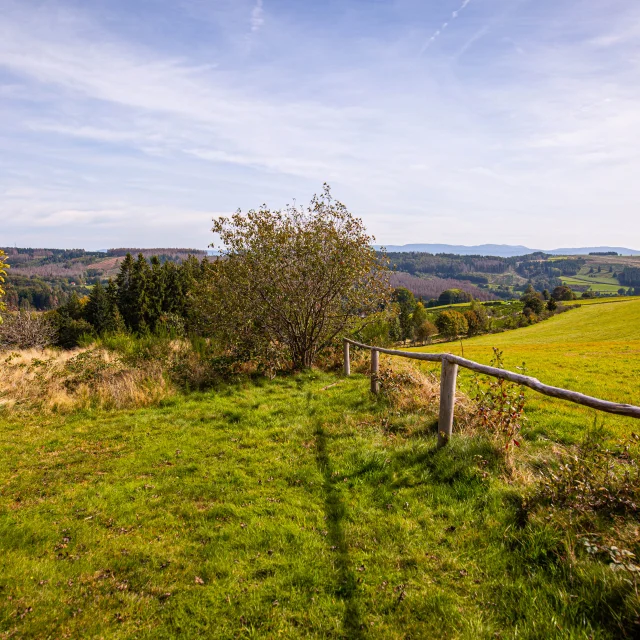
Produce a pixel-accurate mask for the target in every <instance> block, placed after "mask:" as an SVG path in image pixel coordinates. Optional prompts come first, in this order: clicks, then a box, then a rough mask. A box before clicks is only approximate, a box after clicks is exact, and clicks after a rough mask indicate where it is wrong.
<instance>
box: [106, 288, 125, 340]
mask: <svg viewBox="0 0 640 640" xmlns="http://www.w3.org/2000/svg"><path fill="white" fill-rule="evenodd" d="M105 294H106V296H107V303H108V305H109V322H108V325H107V327H106V328H105V331H106V332H108V333H121V332H123V331H124V330H125V329H126V326H125V323H124V320H123V318H122V314H121V313H120V309H118V287H117V285H116V283H115V282H114V281H113V280H111V278H109V283H108V284H107V288H106V290H105Z"/></svg>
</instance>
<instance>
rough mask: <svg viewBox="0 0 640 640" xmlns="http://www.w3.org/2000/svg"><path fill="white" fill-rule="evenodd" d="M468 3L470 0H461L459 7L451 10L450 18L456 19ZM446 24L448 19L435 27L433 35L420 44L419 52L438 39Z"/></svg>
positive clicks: (422, 51) (447, 24)
mask: <svg viewBox="0 0 640 640" xmlns="http://www.w3.org/2000/svg"><path fill="white" fill-rule="evenodd" d="M470 3H471V0H462V4H461V5H460V7H458V9H456V10H455V11H452V12H451V18H450V20H456V19H457V18H458V16H459V15H460V13H461V12H462V11H464V10H465V9H466V8H467V6H468V5H469V4H470ZM448 26H449V21H448V20H445V21H444V22H443V23H442V26H441V27H440V28H439V29H436V30H435V31H434V33H433V35H432V36H431V37H430V38H429V39H428V40H427V41H426V42H425V43H424V45H423V46H422V49H421V50H420V53H424V52H425V51H426V50H427V49H428V48H429V47H430V46H431V45H432V44H433V43H434V42H435V41H436V40H437V39H438V37H439V36H440V35H441V34H442V32H443V31H444V30H445V29H446V28H447V27H448Z"/></svg>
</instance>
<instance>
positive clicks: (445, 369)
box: [344, 338, 640, 447]
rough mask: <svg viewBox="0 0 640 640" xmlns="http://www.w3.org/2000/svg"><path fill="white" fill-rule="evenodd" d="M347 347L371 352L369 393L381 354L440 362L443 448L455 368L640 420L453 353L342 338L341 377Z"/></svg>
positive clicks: (619, 407)
mask: <svg viewBox="0 0 640 640" xmlns="http://www.w3.org/2000/svg"><path fill="white" fill-rule="evenodd" d="M350 345H353V346H355V347H361V348H362V349H369V350H370V351H371V391H372V392H373V393H376V394H377V393H379V391H380V384H379V381H378V370H379V366H380V354H381V353H385V354H387V355H390V356H398V357H400V358H410V359H412V360H422V361H426V362H440V363H441V364H442V368H441V376H440V410H439V414H438V447H442V446H444V445H445V444H447V442H448V441H449V439H450V438H451V430H452V428H453V412H454V408H455V395H456V378H457V375H458V367H459V366H460V367H464V368H465V369H470V370H471V371H475V372H476V373H483V374H485V375H487V376H493V377H494V378H501V379H502V380H508V381H509V382H515V383H516V384H521V385H523V386H525V387H529V388H530V389H533V390H534V391H537V392H538V393H542V394H543V395H545V396H550V397H552V398H560V399H561V400H567V401H568V402H573V403H575V404H581V405H584V406H585V407H591V408H592V409H597V410H598V411H605V412H606V413H615V414H618V415H622V416H629V417H631V418H640V407H636V406H634V405H631V404H619V403H617V402H609V401H608V400H601V399H600V398H594V397H592V396H587V395H585V394H584V393H579V392H577V391H569V390H568V389H562V388H560V387H552V386H550V385H548V384H544V383H542V382H540V380H538V379H537V378H532V377H530V376H525V375H522V374H520V373H514V372H513V371H507V370H506V369H498V368H496V367H490V366H488V365H486V364H480V363H479V362H474V361H473V360H467V359H466V358H461V357H460V356H454V355H453V354H452V353H419V352H417V351H398V350H396V349H383V348H382V347H373V346H371V345H369V344H362V343H361V342H356V341H355V340H349V339H348V338H345V339H344V374H345V376H348V375H350V374H351V362H350V355H349V348H350Z"/></svg>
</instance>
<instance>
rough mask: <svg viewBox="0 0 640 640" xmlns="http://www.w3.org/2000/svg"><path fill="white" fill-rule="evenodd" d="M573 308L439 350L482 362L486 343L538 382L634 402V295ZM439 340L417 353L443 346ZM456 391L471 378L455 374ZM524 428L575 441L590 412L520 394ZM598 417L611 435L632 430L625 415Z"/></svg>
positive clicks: (638, 304)
mask: <svg viewBox="0 0 640 640" xmlns="http://www.w3.org/2000/svg"><path fill="white" fill-rule="evenodd" d="M576 303H578V304H579V305H580V308H578V309H573V310H571V311H568V312H567V313H563V314H561V315H559V316H555V317H553V318H550V319H549V320H545V321H544V322H541V323H539V324H536V325H532V326H530V327H525V328H523V329H517V330H515V331H506V332H504V333H500V334H492V335H484V336H480V337H478V338H472V339H469V340H463V341H462V343H460V342H458V343H454V342H451V343H447V344H446V350H447V351H450V352H451V353H455V354H457V355H462V354H463V353H464V357H466V358H469V359H471V360H476V361H478V362H483V363H489V362H490V360H491V359H492V357H493V347H496V348H498V349H500V350H501V351H502V352H503V357H504V364H505V368H507V369H511V370H513V371H515V370H516V368H517V367H521V366H522V364H523V363H524V364H525V366H526V373H527V374H528V375H531V376H534V377H537V378H538V379H540V380H541V381H542V382H545V383H547V384H552V385H555V386H559V387H564V388H566V389H572V390H574V391H581V392H583V393H587V394H589V395H593V396H596V397H600V398H603V399H605V400H612V401H617V402H626V403H629V404H636V405H640V298H626V299H613V300H607V299H604V300H598V299H590V300H581V301H576ZM444 346H445V345H434V346H433V347H425V348H420V349H418V351H423V350H424V351H429V350H431V351H443V350H445V349H444ZM461 379H462V386H463V388H465V389H467V390H469V389H470V388H471V376H470V375H469V374H468V373H464V372H462V375H461ZM527 397H528V402H527V414H528V417H529V425H528V428H529V431H530V433H533V432H535V433H538V434H539V435H540V436H547V437H553V438H560V439H566V440H575V438H579V437H580V436H581V434H582V433H583V430H584V426H585V424H588V423H589V422H593V421H594V420H595V419H596V412H594V411H593V410H590V409H587V408H583V407H579V406H578V405H573V404H569V403H566V402H562V401H559V400H555V399H553V398H547V397H544V396H540V395H538V394H536V393H535V392H533V391H530V392H529V391H527ZM597 419H598V421H599V422H602V423H604V424H605V425H606V427H607V428H609V429H610V430H611V431H612V432H615V433H618V434H625V433H630V432H631V431H633V430H634V429H635V431H638V429H639V428H640V425H639V424H638V422H637V421H635V420H633V419H629V418H620V417H616V416H611V415H607V414H602V413H598V414H597Z"/></svg>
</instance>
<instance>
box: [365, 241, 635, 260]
mask: <svg viewBox="0 0 640 640" xmlns="http://www.w3.org/2000/svg"><path fill="white" fill-rule="evenodd" d="M380 246H385V245H376V249H379V248H380ZM385 248H386V250H387V251H389V252H410V251H415V252H418V253H455V254H457V255H460V256H472V255H480V256H499V257H501V258H511V257H513V256H524V255H527V254H529V253H536V252H538V251H542V252H544V253H548V254H551V255H556V256H583V255H588V254H589V253H593V252H606V251H615V252H617V253H619V254H620V255H622V256H640V251H637V250H636V249H627V248H626V247H574V248H560V249H530V248H529V247H525V246H523V245H512V244H477V245H473V246H466V245H457V244H404V245H386V246H385Z"/></svg>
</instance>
